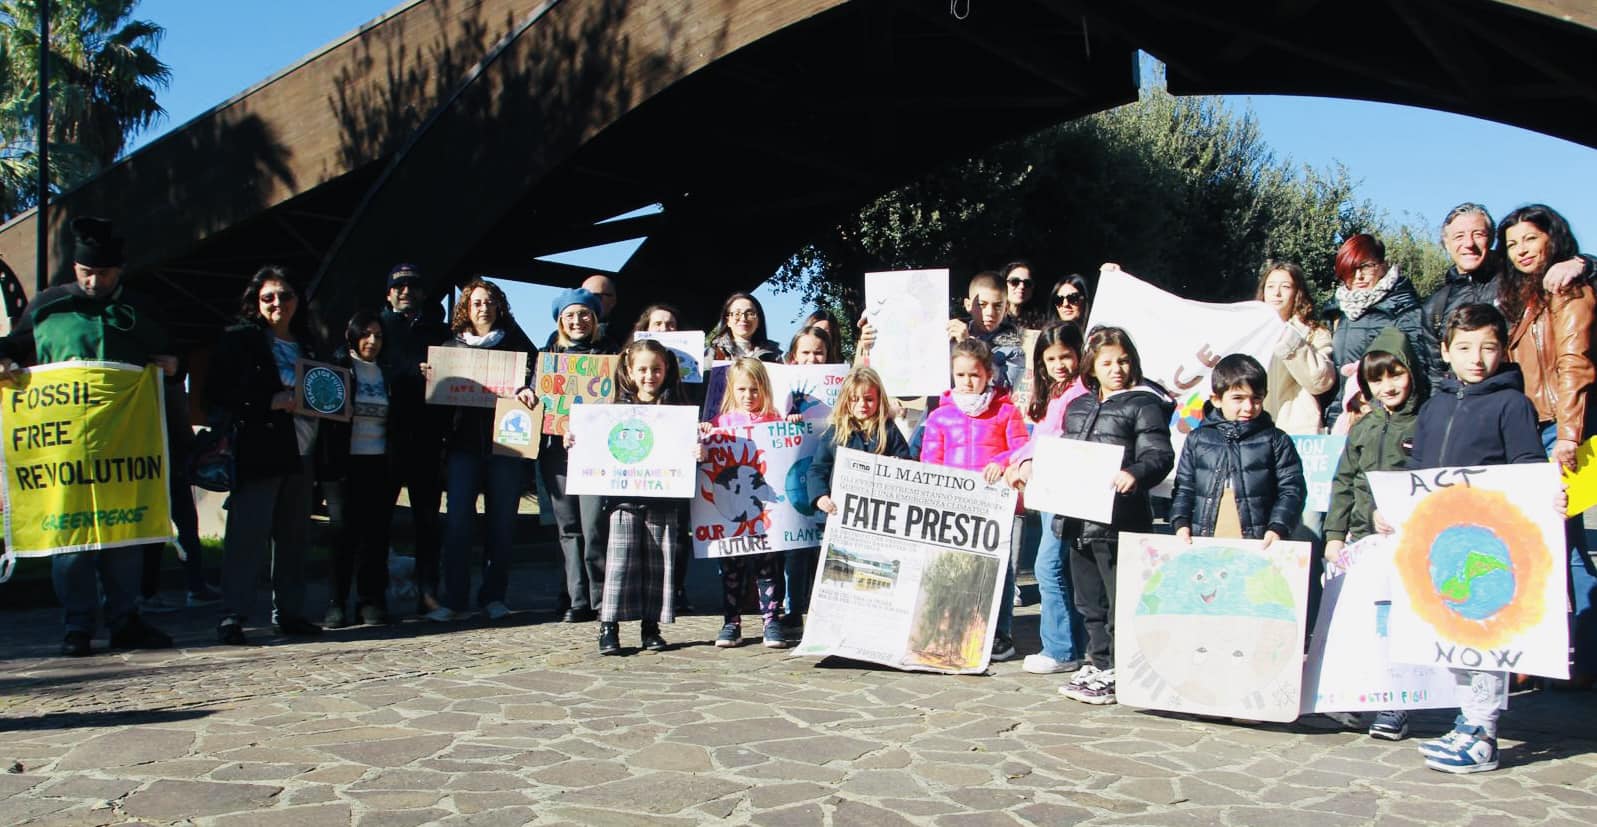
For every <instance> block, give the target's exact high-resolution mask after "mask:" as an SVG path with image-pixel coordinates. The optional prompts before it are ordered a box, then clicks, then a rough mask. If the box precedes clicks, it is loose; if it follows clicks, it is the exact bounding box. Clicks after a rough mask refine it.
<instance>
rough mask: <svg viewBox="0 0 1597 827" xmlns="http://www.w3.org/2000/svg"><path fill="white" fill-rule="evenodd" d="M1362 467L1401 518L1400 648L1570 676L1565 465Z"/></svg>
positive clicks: (1382, 503) (1384, 506) (1396, 605)
mask: <svg viewBox="0 0 1597 827" xmlns="http://www.w3.org/2000/svg"><path fill="white" fill-rule="evenodd" d="M1365 477H1366V478H1367V479H1368V480H1369V483H1370V493H1371V494H1373V495H1375V505H1376V509H1377V510H1378V511H1379V512H1380V514H1381V516H1382V518H1383V519H1385V520H1386V522H1387V523H1388V524H1390V525H1392V526H1393V527H1394V528H1395V529H1396V533H1395V534H1394V535H1393V544H1394V551H1393V554H1392V567H1393V569H1394V571H1395V577H1396V578H1397V579H1396V581H1395V582H1394V583H1393V584H1392V615H1391V635H1392V659H1393V660H1396V661H1402V662H1405V663H1418V664H1423V665H1427V666H1447V667H1453V668H1462V669H1482V670H1494V671H1503V672H1519V673H1522V674H1527V675H1542V676H1545V677H1549V678H1568V677H1569V626H1568V622H1567V619H1566V611H1567V607H1568V598H1567V596H1566V594H1565V585H1564V581H1565V579H1566V578H1567V577H1568V574H1567V570H1568V568H1567V567H1568V565H1569V564H1568V558H1567V556H1566V550H1565V546H1564V520H1563V515H1562V514H1561V513H1559V511H1558V510H1557V509H1556V508H1555V507H1554V506H1555V501H1556V498H1557V496H1558V493H1559V491H1560V490H1561V487H1562V482H1561V481H1560V479H1559V474H1558V468H1557V466H1555V465H1553V464H1552V463H1539V462H1538V463H1530V464H1524V465H1496V466H1485V467H1478V468H1430V469H1426V470H1424V471H1385V472H1375V471H1372V472H1370V473H1368V474H1366V475H1365Z"/></svg>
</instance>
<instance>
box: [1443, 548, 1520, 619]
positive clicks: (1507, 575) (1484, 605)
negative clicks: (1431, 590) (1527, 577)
mask: <svg viewBox="0 0 1597 827" xmlns="http://www.w3.org/2000/svg"><path fill="white" fill-rule="evenodd" d="M1430 563H1431V565H1430V570H1431V585H1432V586H1434V587H1435V588H1436V593H1437V594H1439V595H1441V596H1442V600H1443V602H1444V604H1445V605H1446V606H1447V607H1448V608H1450V609H1452V610H1453V611H1454V612H1455V613H1457V614H1458V615H1459V616H1461V617H1466V618H1469V619H1470V620H1485V619H1486V618H1489V617H1491V616H1493V615H1495V614H1497V613H1498V612H1500V611H1502V610H1503V607H1505V606H1507V605H1508V604H1509V603H1510V602H1512V601H1513V599H1514V587H1515V582H1514V564H1513V560H1512V558H1511V557H1509V554H1508V546H1507V544H1505V543H1504V542H1503V540H1502V538H1500V537H1498V536H1497V535H1496V534H1494V533H1493V532H1492V531H1491V530H1490V529H1487V528H1483V527H1481V526H1475V525H1458V526H1452V527H1450V528H1446V529H1443V530H1442V532H1441V533H1440V534H1437V535H1436V540H1435V541H1434V542H1432V543H1431V555H1430Z"/></svg>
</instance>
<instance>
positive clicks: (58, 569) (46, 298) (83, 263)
mask: <svg viewBox="0 0 1597 827" xmlns="http://www.w3.org/2000/svg"><path fill="white" fill-rule="evenodd" d="M72 235H73V240H74V244H73V257H72V258H73V265H72V269H73V272H74V274H75V275H76V280H75V281H73V282H70V283H67V284H58V285H55V286H53V287H50V288H48V289H46V290H44V291H43V292H41V293H39V294H38V295H37V296H34V297H33V301H31V302H29V303H28V307H27V309H26V310H24V311H23V312H22V317H21V318H20V319H18V321H17V324H16V326H15V328H14V329H13V330H12V332H11V335H10V336H7V337H5V338H3V339H0V371H4V372H6V373H8V374H9V373H11V372H13V371H16V370H18V369H19V368H20V367H22V366H25V365H44V364H50V363H52V362H68V361H73V360H85V361H109V362H128V363H131V364H135V365H143V364H149V363H155V364H159V365H161V367H162V369H163V370H165V371H166V372H167V374H168V375H171V374H172V373H173V372H174V371H176V369H177V359H176V357H174V356H171V355H169V354H170V348H169V346H168V341H167V336H166V328H165V326H164V325H162V324H161V322H160V319H159V317H158V316H157V315H156V314H155V313H154V306H153V305H152V304H151V303H150V302H148V301H146V300H145V299H143V298H142V297H140V296H138V295H136V294H134V293H131V292H129V291H128V290H127V288H126V287H125V286H124V285H123V284H122V283H121V281H122V262H123V257H122V239H121V238H119V237H117V236H116V235H114V234H113V233H112V230H111V222H110V221H107V220H105V219H101V218H75V219H73V220H72ZM142 557H143V554H142V547H133V548H115V549H105V550H97V551H80V552H74V553H70V554H57V555H55V556H54V557H52V558H51V560H50V563H51V579H52V580H53V581H54V583H55V593H56V597H57V598H58V599H59V600H60V601H61V605H62V607H63V608H64V609H65V610H66V639H65V640H64V642H63V643H62V644H61V653H62V654H64V655H69V656H73V657H81V656H83V655H87V654H89V652H90V644H89V642H90V641H91V640H92V639H93V637H94V621H95V610H96V608H98V607H97V606H96V604H97V603H98V602H99V599H100V595H101V594H102V593H103V594H104V598H105V621H106V625H107V626H108V627H110V630H111V648H112V649H164V648H166V647H169V646H171V645H172V638H171V636H170V635H168V634H166V633H165V632H163V631H161V630H159V629H156V628H155V627H153V626H150V625H149V624H147V623H145V622H144V620H143V619H142V618H140V617H139V612H138V603H137V599H138V594H139V573H140V562H141V559H142Z"/></svg>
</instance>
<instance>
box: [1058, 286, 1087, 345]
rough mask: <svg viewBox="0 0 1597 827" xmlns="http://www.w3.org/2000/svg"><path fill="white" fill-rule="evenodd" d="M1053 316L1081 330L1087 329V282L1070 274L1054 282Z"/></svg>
mask: <svg viewBox="0 0 1597 827" xmlns="http://www.w3.org/2000/svg"><path fill="white" fill-rule="evenodd" d="M1050 295H1051V296H1053V305H1054V315H1056V316H1058V318H1059V320H1060V321H1062V322H1074V323H1075V325H1076V326H1077V327H1079V328H1081V329H1082V331H1083V332H1085V331H1086V329H1087V308H1088V297H1087V280H1086V279H1084V278H1082V277H1081V276H1079V275H1077V274H1075V273H1071V274H1070V275H1068V276H1065V277H1064V278H1062V279H1060V280H1059V281H1056V282H1054V289H1053V292H1052V293H1051V294H1050Z"/></svg>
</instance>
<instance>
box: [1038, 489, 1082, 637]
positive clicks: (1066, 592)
mask: <svg viewBox="0 0 1597 827" xmlns="http://www.w3.org/2000/svg"><path fill="white" fill-rule="evenodd" d="M1064 550H1065V549H1064V541H1063V540H1061V539H1059V535H1058V534H1055V533H1054V515H1052V514H1049V513H1046V512H1044V513H1043V514H1042V539H1041V540H1040V541H1039V542H1038V543H1037V562H1036V563H1034V564H1032V566H1033V571H1035V572H1036V574H1037V592H1038V593H1039V594H1040V595H1041V596H1042V620H1041V622H1040V623H1039V624H1038V627H1037V631H1038V633H1039V634H1040V635H1041V636H1042V653H1043V654H1045V655H1047V656H1048V657H1051V658H1053V659H1054V660H1057V661H1067V660H1076V659H1078V658H1079V657H1080V656H1081V640H1080V638H1081V632H1082V625H1081V614H1080V613H1079V612H1077V611H1076V597H1075V595H1074V594H1073V593H1072V589H1071V588H1070V565H1069V563H1068V562H1067V558H1066V557H1065V553H1064Z"/></svg>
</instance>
